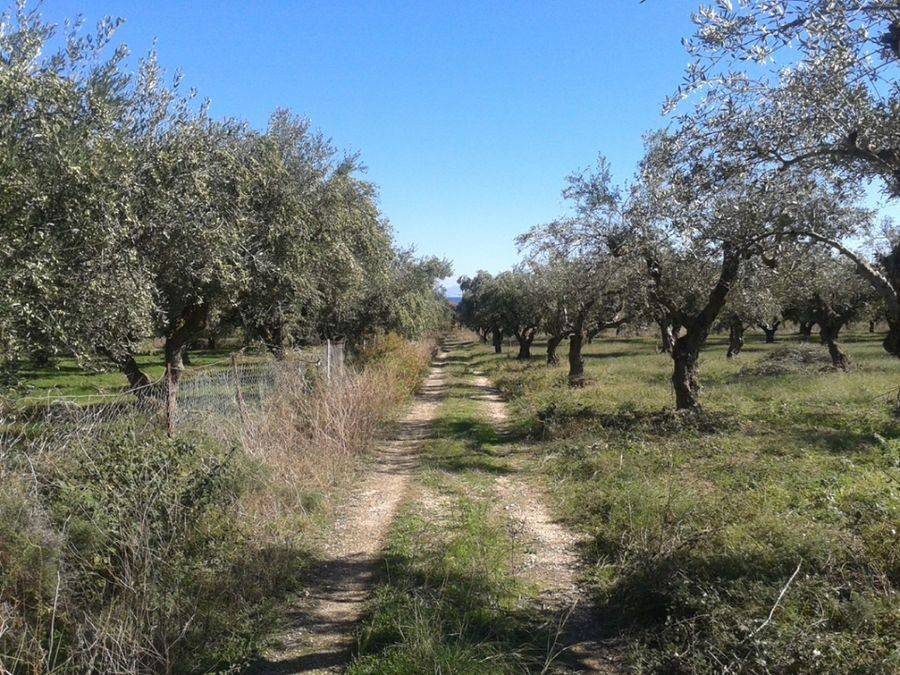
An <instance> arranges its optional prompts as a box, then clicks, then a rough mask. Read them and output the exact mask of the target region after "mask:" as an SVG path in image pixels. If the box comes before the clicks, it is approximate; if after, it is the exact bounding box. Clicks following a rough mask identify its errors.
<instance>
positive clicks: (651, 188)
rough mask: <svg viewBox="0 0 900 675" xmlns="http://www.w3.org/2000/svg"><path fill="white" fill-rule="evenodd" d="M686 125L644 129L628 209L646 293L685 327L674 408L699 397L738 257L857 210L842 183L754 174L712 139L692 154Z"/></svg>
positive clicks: (839, 224)
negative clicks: (648, 133)
mask: <svg viewBox="0 0 900 675" xmlns="http://www.w3.org/2000/svg"><path fill="white" fill-rule="evenodd" d="M693 133H694V132H693V130H692V129H688V130H686V131H680V132H678V133H677V134H659V135H656V136H654V137H651V139H650V144H649V147H648V152H647V154H646V156H645V158H644V160H643V161H642V164H641V172H640V176H639V180H638V181H637V183H636V184H635V186H634V189H633V190H632V193H631V200H630V204H629V207H628V210H627V211H628V218H627V220H628V223H629V225H630V227H631V228H633V232H634V236H635V239H636V241H638V242H639V244H638V246H639V248H640V249H641V252H642V255H643V257H644V260H645V264H646V271H647V276H648V279H649V281H650V291H649V292H650V296H651V299H652V300H653V302H655V303H657V304H659V305H661V306H662V307H664V308H665V309H666V311H667V312H668V313H669V314H670V315H671V316H672V317H673V318H674V320H675V321H677V322H678V324H680V325H681V326H683V333H682V334H680V335H678V336H677V337H676V338H675V341H674V344H673V349H672V359H673V362H674V369H673V374H672V384H673V387H674V390H675V401H676V407H677V408H678V409H680V410H681V409H690V408H695V407H698V406H699V403H700V401H699V394H700V381H699V374H700V371H699V357H700V350H701V348H702V347H703V345H704V344H705V343H706V339H707V337H708V335H709V331H710V329H711V328H712V326H713V324H714V323H715V322H716V320H717V319H718V317H719V314H720V313H721V312H722V310H723V308H724V307H725V303H726V300H727V298H728V294H729V292H730V291H731V289H732V287H734V286H735V284H736V283H737V281H738V279H739V275H740V272H741V268H742V265H744V264H746V263H747V261H749V260H752V259H755V258H759V259H762V260H764V261H772V260H776V259H777V257H778V256H779V255H780V252H781V251H782V250H783V249H784V247H785V246H786V245H787V243H788V242H789V241H790V233H791V232H793V231H794V230H795V229H796V228H798V227H810V226H812V227H817V228H828V229H829V230H830V231H832V232H842V231H843V230H842V228H846V227H848V223H852V222H853V218H854V216H855V215H856V214H857V210H855V209H850V208H846V207H844V206H843V205H844V204H845V202H846V201H847V200H848V199H849V198H850V197H851V196H853V195H850V194H848V193H847V191H846V190H844V189H842V187H843V186H842V185H841V184H840V183H837V184H833V183H826V182H824V181H819V180H813V179H811V178H809V177H808V176H806V175H804V174H801V173H798V172H785V173H783V174H781V175H779V176H778V177H777V179H776V178H775V177H768V176H765V175H759V174H754V173H752V172H751V170H750V169H748V168H747V167H743V166H739V165H734V164H732V163H731V162H730V161H729V158H728V157H727V156H726V157H722V156H721V155H719V154H718V152H717V148H715V147H713V148H708V149H707V150H706V151H705V152H704V153H703V154H702V155H701V157H702V158H703V159H704V162H703V163H699V162H698V161H697V160H698V155H697V154H696V147H697V146H696V143H695V140H696V139H695V138H694V136H693ZM660 251H665V252H666V255H659V252H660Z"/></svg>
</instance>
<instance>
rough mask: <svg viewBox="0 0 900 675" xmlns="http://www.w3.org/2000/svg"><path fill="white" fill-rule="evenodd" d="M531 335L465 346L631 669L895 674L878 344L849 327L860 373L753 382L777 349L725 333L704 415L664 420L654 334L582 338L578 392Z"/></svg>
mask: <svg viewBox="0 0 900 675" xmlns="http://www.w3.org/2000/svg"><path fill="white" fill-rule="evenodd" d="M535 346H536V349H534V352H535V357H534V359H533V360H532V361H530V362H527V363H523V362H518V361H515V360H514V359H512V358H511V355H509V354H502V355H499V356H497V355H494V354H492V353H490V351H489V349H488V348H485V347H483V346H481V345H475V344H473V345H471V346H470V347H469V349H468V350H467V357H468V359H469V363H470V364H472V365H473V366H475V367H478V368H481V369H482V370H485V371H486V372H487V373H488V374H489V375H490V376H491V377H492V378H493V380H494V382H495V383H496V384H497V385H498V386H499V387H500V388H501V389H502V390H503V391H504V392H505V393H506V394H507V395H508V396H509V397H510V399H511V415H512V418H511V421H512V423H513V424H514V425H515V428H516V430H517V431H518V432H519V433H520V434H522V435H525V436H528V437H530V438H532V439H533V443H532V445H531V450H532V452H533V453H534V455H535V458H534V459H535V463H536V464H538V465H540V466H541V467H543V473H544V477H545V480H546V481H547V483H548V485H549V486H550V487H551V491H552V494H553V495H554V497H555V500H556V506H557V508H558V512H559V513H560V515H561V516H562V517H563V518H564V519H565V520H566V521H567V522H568V523H569V524H570V525H571V526H572V527H573V528H577V529H579V530H582V531H584V532H587V533H588V534H589V535H590V537H591V541H592V544H591V546H590V548H589V550H588V551H587V553H586V555H587V556H588V558H589V561H588V562H589V563H591V567H592V569H593V572H592V574H591V577H590V585H591V588H592V590H593V593H594V595H595V597H596V599H597V604H598V608H599V610H598V611H599V613H600V615H599V616H598V625H605V626H609V631H610V634H611V635H612V636H613V637H617V638H618V639H619V640H621V642H622V643H623V644H624V645H625V647H626V651H627V654H628V666H629V667H630V668H633V669H634V670H637V671H640V672H721V671H722V670H725V669H730V670H732V671H751V672H768V671H773V672H785V671H788V672H796V671H803V672H809V671H815V672H896V671H897V669H898V668H900V652H898V648H897V645H896V635H897V634H898V630H900V602H898V598H897V591H896V588H897V584H898V581H900V538H898V529H900V527H898V526H900V498H898V485H900V483H898V481H900V471H898V458H900V417H898V414H897V410H896V407H895V406H896V402H895V401H894V400H893V398H892V397H895V396H896V393H892V392H896V390H897V386H898V383H900V362H898V361H897V360H896V359H892V358H890V357H889V356H887V355H886V354H885V353H884V352H883V351H882V350H881V347H880V345H879V342H878V338H877V336H869V335H852V336H848V337H847V338H845V347H846V349H847V351H848V352H849V354H850V356H851V358H852V359H853V361H854V363H855V368H854V370H853V371H852V372H850V373H837V372H830V371H819V370H813V371H810V372H803V373H796V374H790V375H765V374H760V375H750V374H747V371H749V370H752V369H750V368H747V367H748V366H750V365H752V364H756V363H758V362H759V361H760V360H762V359H764V358H765V357H766V356H767V354H768V353H769V352H771V351H772V350H773V349H777V348H778V347H779V346H780V345H779V344H775V345H766V344H763V343H762V341H761V340H760V341H756V340H748V344H747V346H746V347H745V350H744V353H743V354H742V355H741V357H740V359H738V360H735V361H728V360H727V359H725V355H724V354H725V341H724V340H723V339H722V338H720V337H714V338H713V339H712V340H711V341H710V344H709V346H708V347H707V348H706V350H705V351H704V354H703V357H702V361H701V368H702V375H701V381H702V384H703V387H704V390H703V395H702V401H703V404H704V407H705V414H704V415H703V416H702V419H701V420H699V423H698V421H697V420H691V419H686V418H684V417H683V416H679V415H674V414H672V413H671V412H669V411H670V409H671V408H672V406H673V395H672V392H671V387H670V385H669V381H668V379H669V376H670V373H671V361H670V360H669V359H668V358H667V357H666V356H665V355H660V354H657V353H656V352H655V345H654V341H653V340H652V339H650V338H643V337H635V338H612V337H605V338H600V339H599V340H598V341H596V342H595V344H593V345H589V346H587V349H586V354H585V357H586V358H585V360H586V363H587V375H588V379H589V383H588V386H587V387H585V388H584V389H581V390H571V389H569V388H568V387H567V386H566V384H565V368H563V367H559V368H553V367H548V366H547V365H545V363H543V361H542V356H543V350H542V347H541V346H540V345H535ZM742 370H743V371H744V372H742ZM798 567H799V572H797V574H796V576H794V578H793V580H792V581H791V582H790V583H788V582H789V580H790V579H791V577H792V575H793V574H794V572H795V571H796V570H797V569H798ZM782 589H786V590H784V595H783V597H782V598H781V600H780V601H779V600H778V597H779V594H780V593H781V591H782ZM776 604H777V606H776ZM773 607H775V609H774V610H773ZM770 612H772V619H771V620H770V621H769V622H768V623H766V618H767V617H768V616H769V613H770Z"/></svg>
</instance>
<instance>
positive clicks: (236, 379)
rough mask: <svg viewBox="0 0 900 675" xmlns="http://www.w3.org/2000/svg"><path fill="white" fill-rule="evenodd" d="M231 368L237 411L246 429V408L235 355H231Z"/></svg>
mask: <svg viewBox="0 0 900 675" xmlns="http://www.w3.org/2000/svg"><path fill="white" fill-rule="evenodd" d="M231 370H232V372H233V373H234V394H235V398H236V399H237V406H238V412H239V413H240V415H241V424H243V425H244V429H247V428H248V427H247V410H246V408H245V407H244V393H243V392H242V391H241V374H240V372H239V371H238V366H237V355H236V354H232V355H231Z"/></svg>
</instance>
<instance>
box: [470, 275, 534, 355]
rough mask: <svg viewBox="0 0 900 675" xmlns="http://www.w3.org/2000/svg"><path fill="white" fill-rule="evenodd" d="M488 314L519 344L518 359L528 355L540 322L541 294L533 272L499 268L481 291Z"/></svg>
mask: <svg viewBox="0 0 900 675" xmlns="http://www.w3.org/2000/svg"><path fill="white" fill-rule="evenodd" d="M484 302H485V305H486V308H487V309H488V316H490V317H492V320H494V321H496V325H498V326H499V327H500V328H501V329H502V330H503V331H505V332H507V333H508V334H512V335H513V336H514V337H515V338H516V342H518V344H519V351H518V353H517V354H516V358H517V359H522V360H526V359H530V358H531V344H532V343H533V342H534V338H535V336H536V335H537V331H538V328H539V327H540V325H541V298H540V293H539V286H538V284H537V280H536V278H535V275H534V274H533V273H532V272H530V271H528V270H526V269H524V268H519V269H513V270H509V271H506V272H501V273H500V274H498V275H497V276H495V277H493V278H492V279H491V280H490V282H489V283H488V284H487V287H486V288H485V291H484Z"/></svg>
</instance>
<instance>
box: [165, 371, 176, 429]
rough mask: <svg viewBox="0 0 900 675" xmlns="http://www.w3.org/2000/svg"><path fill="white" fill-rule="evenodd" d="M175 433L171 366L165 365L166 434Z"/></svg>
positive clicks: (173, 389)
mask: <svg viewBox="0 0 900 675" xmlns="http://www.w3.org/2000/svg"><path fill="white" fill-rule="evenodd" d="M174 433H175V388H174V386H173V382H172V364H170V363H167V364H166V434H167V435H168V436H169V438H172V436H173V435H174Z"/></svg>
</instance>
